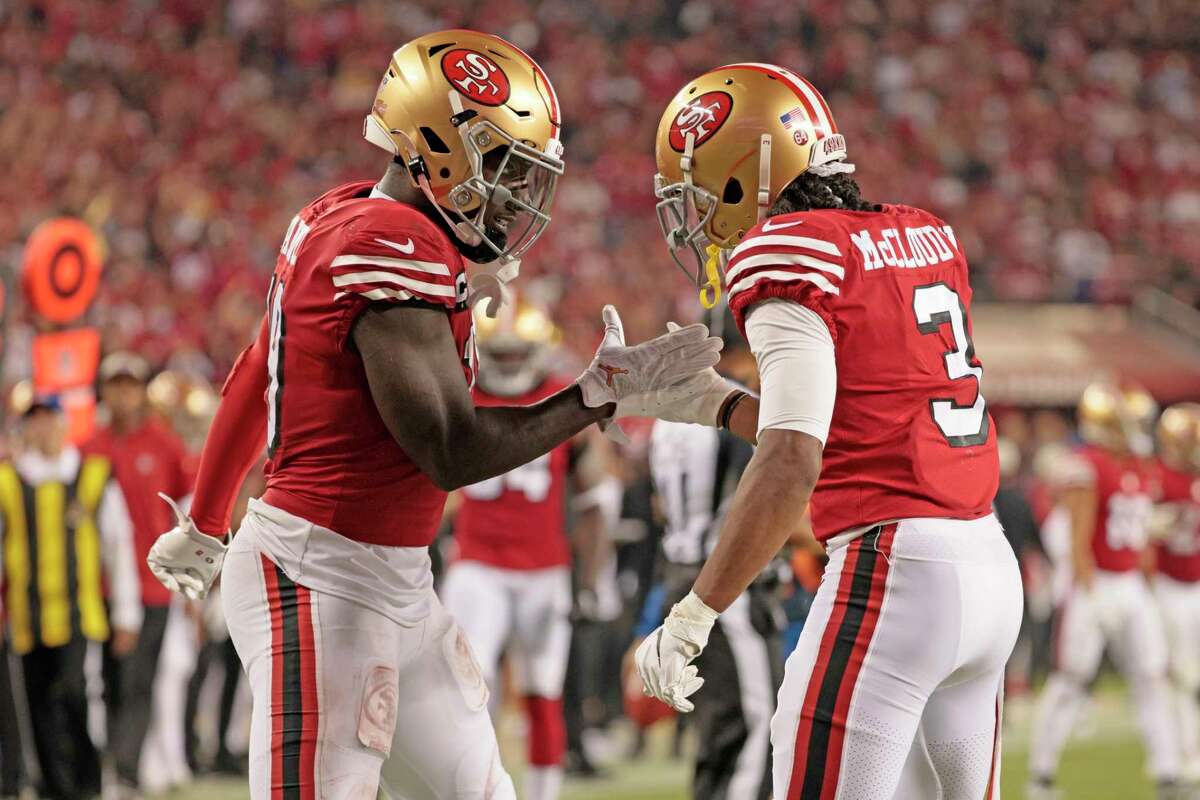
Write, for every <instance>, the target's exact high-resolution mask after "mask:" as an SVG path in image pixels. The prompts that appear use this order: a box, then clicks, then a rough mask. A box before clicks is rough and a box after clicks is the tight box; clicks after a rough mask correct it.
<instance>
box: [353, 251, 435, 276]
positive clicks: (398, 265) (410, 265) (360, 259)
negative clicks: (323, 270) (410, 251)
mask: <svg viewBox="0 0 1200 800" xmlns="http://www.w3.org/2000/svg"><path fill="white" fill-rule="evenodd" d="M329 266H330V267H357V266H364V267H365V266H372V267H388V268H390V269H407V270H410V271H412V272H425V273H428V274H430V275H449V274H450V268H449V267H447V266H446V265H445V264H441V263H438V262H437V261H414V260H413V259H409V258H391V257H389V256H356V255H345V256H337V257H336V258H334V259H333V261H331V262H330V263H329Z"/></svg>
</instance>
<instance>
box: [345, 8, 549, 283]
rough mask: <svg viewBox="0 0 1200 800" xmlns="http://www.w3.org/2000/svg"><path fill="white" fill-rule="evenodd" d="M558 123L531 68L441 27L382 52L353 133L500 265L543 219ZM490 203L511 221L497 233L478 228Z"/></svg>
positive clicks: (516, 53)
mask: <svg viewBox="0 0 1200 800" xmlns="http://www.w3.org/2000/svg"><path fill="white" fill-rule="evenodd" d="M561 126H562V121H561V118H560V116H559V108H558V97H557V96H556V95H555V94H554V87H553V86H551V85H550V81H549V79H548V78H547V77H546V73H545V72H543V71H542V68H541V67H539V66H538V65H537V62H535V61H534V60H533V59H532V58H530V57H529V56H528V55H526V54H525V52H524V51H522V50H521V49H520V48H518V47H516V46H514V45H512V44H510V43H509V42H506V41H505V40H503V39H501V38H500V37H498V36H492V35H489V34H486V33H478V32H476V31H469V30H450V31H440V32H438V33H430V34H427V35H425V36H421V37H419V38H417V39H414V40H412V41H411V42H409V43H408V44H406V45H404V46H403V47H401V48H400V49H399V50H397V51H396V52H395V53H393V54H392V61H391V64H389V65H388V69H387V72H385V73H384V76H383V80H381V81H380V83H379V89H378V90H377V91H376V93H375V102H374V104H373V105H372V106H371V113H370V114H368V115H367V118H366V120H365V121H364V122H363V136H364V137H366V139H367V141H369V142H371V143H372V144H374V145H377V146H378V147H381V148H383V149H384V150H387V151H388V152H389V153H391V154H392V155H393V156H395V157H396V158H397V159H402V160H403V162H404V164H405V165H406V166H407V167H408V172H409V176H410V178H411V179H412V181H413V184H414V185H415V186H416V187H417V188H419V189H420V190H421V192H423V193H424V194H425V196H426V197H427V198H428V200H429V202H430V203H431V204H433V206H434V208H436V209H437V210H438V213H440V214H441V215H442V217H443V219H445V220H446V223H447V224H448V225H449V226H450V227H451V229H453V230H454V231H455V232H456V235H457V236H458V238H459V239H461V240H462V241H463V242H465V243H467V244H471V245H479V244H483V245H485V246H486V247H487V248H488V249H489V250H491V251H492V252H493V253H495V255H496V257H497V258H499V259H500V260H501V261H502V262H503V263H510V262H515V261H516V260H517V259H519V258H520V257H521V254H522V253H524V252H525V251H526V250H528V249H529V247H530V246H531V245H532V244H533V243H534V241H536V240H537V238H538V236H540V235H541V233H542V231H543V230H545V228H546V225H547V224H548V223H549V222H550V204H551V202H552V201H553V199H554V188H555V185H556V183H557V181H558V177H559V176H560V175H561V174H562V171H563V162H562V151H563V148H562V143H561V142H560V141H559V135H560V129H561ZM492 200H496V201H499V202H500V203H502V204H503V205H504V207H505V209H506V211H507V212H508V213H509V214H510V215H511V217H512V219H511V220H510V221H507V223H506V225H505V228H504V230H503V231H502V232H500V233H501V234H502V235H497V231H496V230H495V228H494V227H485V225H484V213H485V211H486V209H487V206H488V203H489V202H490V201H492ZM450 214H453V215H454V216H455V217H456V219H451V217H450ZM513 273H514V275H510V276H506V277H505V280H511V278H512V277H514V276H515V270H514V271H513Z"/></svg>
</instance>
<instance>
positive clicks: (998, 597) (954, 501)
mask: <svg viewBox="0 0 1200 800" xmlns="http://www.w3.org/2000/svg"><path fill="white" fill-rule="evenodd" d="M846 154H847V151H846V141H845V138H844V137H843V136H842V135H841V134H839V133H838V130H837V126H836V124H835V123H834V120H833V117H832V115H831V113H830V111H829V108H828V106H827V105H826V103H825V101H824V99H823V98H822V97H821V96H820V94H819V93H818V92H817V90H816V89H815V88H814V87H813V86H812V85H811V84H810V83H808V82H807V81H806V80H804V79H803V78H802V77H800V76H798V75H796V74H795V73H792V72H790V71H788V70H786V69H783V68H780V67H776V66H772V65H768V64H734V65H730V66H726V67H720V68H718V69H715V70H713V71H711V72H709V73H707V74H705V75H703V76H701V77H699V78H697V79H696V80H694V81H691V82H690V83H688V84H687V85H686V86H684V87H683V89H682V90H681V91H680V93H679V94H678V95H676V97H675V99H674V100H673V101H672V102H671V104H670V105H669V106H668V108H667V110H666V113H665V114H664V115H663V118H662V121H661V123H660V125H659V134H658V143H657V160H658V169H659V175H658V178H657V179H656V190H657V191H656V193H657V195H658V197H659V201H660V202H659V206H658V208H659V216H660V220H661V221H662V223H663V229H664V233H665V234H666V237H667V240H668V244H669V245H670V247H671V249H672V252H673V253H674V254H675V255H676V257H677V260H678V261H679V262H680V264H681V266H683V267H684V269H685V271H687V272H688V273H689V275H691V276H692V278H693V279H694V280H695V281H696V284H697V286H700V287H702V292H703V295H702V296H704V297H705V298H706V299H708V300H709V301H711V300H712V295H713V294H716V293H717V292H718V291H719V289H720V279H719V275H718V269H719V267H720V265H721V264H723V265H724V284H725V286H726V291H727V292H728V296H729V305H730V308H731V309H732V310H733V313H734V316H735V317H736V319H737V321H738V324H739V326H740V327H741V328H742V329H743V331H744V333H745V335H746V338H747V340H748V341H749V343H750V347H751V349H752V351H753V352H754V354H755V356H756V358H757V359H758V369H759V375H760V377H761V381H762V400H761V403H760V402H759V400H758V399H755V398H753V397H751V396H747V395H746V394H745V393H742V392H732V393H731V392H730V387H729V386H728V385H726V384H724V382H723V381H721V380H720V379H719V378H718V377H717V376H716V374H715V373H714V372H712V371H709V372H707V373H705V374H703V375H702V376H699V377H697V378H696V379H695V382H696V383H697V384H699V383H701V382H703V383H704V384H705V386H706V390H705V391H704V392H703V393H702V394H701V395H700V396H699V397H700V398H702V399H693V400H690V401H688V403H687V404H686V407H685V406H683V405H681V406H678V407H676V408H674V409H672V411H673V412H676V413H675V414H674V415H677V416H679V417H685V418H689V417H690V419H691V420H692V421H697V422H703V423H705V424H708V425H720V426H721V427H726V428H729V429H731V430H732V431H734V432H735V433H737V434H739V435H740V436H742V437H743V438H745V439H747V440H749V441H755V440H757V443H758V447H757V450H756V452H755V454H754V458H753V459H752V460H751V462H750V465H749V467H747V469H746V472H745V474H744V475H743V476H742V481H741V483H740V485H739V486H738V490H737V494H736V495H735V497H734V499H733V502H732V505H731V507H730V510H729V513H728V516H727V517H726V519H725V524H724V525H723V527H722V529H721V534H720V537H719V539H718V541H717V546H716V549H715V550H714V551H713V553H712V555H711V556H710V557H709V558H708V560H707V562H706V563H705V565H704V568H703V569H702V570H701V572H700V575H699V577H698V578H697V580H696V583H695V585H694V587H693V591H692V592H691V593H690V594H689V595H688V596H687V597H686V598H684V599H683V600H682V601H680V602H679V603H677V604H676V605H675V607H674V608H673V609H672V611H671V614H670V615H669V616H668V618H667V620H666V622H665V623H664V624H663V626H662V627H661V628H660V629H659V630H658V631H656V632H655V633H654V634H653V635H651V636H650V637H649V638H648V639H647V640H646V641H645V642H644V643H643V644H642V646H641V648H640V649H639V651H638V654H637V660H638V666H639V670H640V671H641V674H642V677H643V680H644V681H645V683H646V686H647V687H648V690H649V691H650V692H652V693H653V694H654V695H656V696H658V697H660V698H662V699H664V700H666V701H667V702H669V703H671V704H673V705H674V706H675V707H676V708H677V709H678V710H680V711H687V710H690V709H691V707H692V703H691V701H690V700H689V699H688V696H689V695H690V694H692V693H693V692H694V691H695V690H696V689H697V688H698V687H699V686H700V685H701V683H702V681H703V680H704V678H702V677H699V676H698V675H697V670H696V667H695V666H694V665H690V662H691V661H692V660H693V659H694V658H695V657H696V656H697V655H698V654H699V653H700V652H701V651H702V650H703V649H704V647H705V644H706V643H707V641H708V637H709V633H710V631H711V629H712V627H713V623H714V622H715V620H716V618H717V616H718V614H719V613H721V612H723V611H725V610H726V609H727V608H729V606H730V604H731V603H732V602H733V601H734V599H735V598H737V597H738V596H739V595H740V594H741V593H742V592H743V591H744V590H745V589H746V587H747V585H749V583H750V582H751V580H752V579H753V578H754V576H755V575H757V574H758V573H759V571H760V570H762V568H763V567H764V566H765V565H766V563H767V562H768V561H769V560H770V559H771V558H772V557H773V556H774V555H775V553H776V552H777V551H778V550H779V548H780V545H781V544H783V542H784V540H785V539H786V538H787V536H788V534H789V533H790V532H791V530H792V528H793V527H794V521H795V519H796V518H797V517H798V516H799V514H800V513H801V510H802V509H803V508H804V506H805V504H806V503H807V502H808V501H809V499H810V497H811V501H812V502H811V511H812V519H813V527H814V531H815V533H816V536H817V538H818V539H820V540H821V541H823V542H824V543H825V544H826V546H827V548H828V550H829V563H828V565H827V567H826V570H825V577H824V580H823V582H822V583H821V586H820V589H819V590H818V592H817V596H816V598H815V600H814V602H813V606H812V609H811V612H810V614H809V617H808V620H807V622H806V624H805V627H804V631H803V633H802V634H801V636H800V641H799V644H798V645H797V647H796V650H795V651H794V652H793V653H792V655H791V656H790V657H789V658H788V661H787V665H786V668H785V674H784V679H783V686H782V687H781V689H780V692H779V703H778V710H777V711H776V713H775V717H774V719H773V721H772V725H771V741H772V745H773V755H774V758H773V762H774V763H773V775H774V796H775V798H777V800H814V799H815V798H826V799H827V798H843V799H848V798H903V799H904V800H909V799H910V798H911V799H913V800H928V798H932V797H942V798H946V800H968V799H969V800H978V798H983V797H989V796H995V794H996V793H997V792H998V785H999V772H1000V770H999V752H1000V747H999V731H1000V709H1001V694H1002V685H1003V674H1004V664H1005V661H1006V660H1007V658H1008V656H1009V654H1010V652H1011V651H1012V647H1013V642H1014V641H1015V638H1016V635H1017V629H1018V627H1019V626H1020V621H1021V603H1022V597H1021V578H1020V574H1019V570H1018V567H1017V563H1016V558H1015V556H1014V555H1013V552H1012V548H1011V547H1009V545H1008V542H1007V541H1006V540H1005V538H1004V534H1003V531H1002V530H1001V528H1000V524H999V522H997V520H996V518H995V516H994V515H993V514H992V510H991V503H992V498H993V497H994V496H995V493H996V487H997V482H998V464H997V457H996V436H995V431H994V426H993V424H992V420H991V417H990V415H989V414H988V410H987V405H986V402H985V400H984V393H983V392H982V391H981V386H980V383H981V380H982V376H983V368H982V365H981V364H980V362H979V360H978V359H977V358H976V357H975V350H974V346H973V345H972V342H971V326H970V321H969V317H968V314H969V310H970V303H971V287H970V283H969V281H968V268H967V261H966V258H965V256H964V255H963V253H962V251H961V250H960V248H959V244H958V242H957V240H956V239H955V237H954V232H953V230H952V229H951V228H950V226H949V225H947V224H946V223H945V222H943V221H942V220H940V219H938V218H937V217H935V216H933V215H932V214H930V213H928V212H926V211H923V210H921V209H918V208H912V207H910V206H903V205H881V204H876V203H870V202H867V201H865V200H863V199H862V197H861V195H860V192H859V187H858V185H857V184H856V183H855V182H854V180H853V179H852V178H851V177H850V173H852V171H853V169H854V167H853V166H852V165H851V164H849V163H847V162H846V160H845V159H846ZM713 246H715V247H713ZM706 252H713V253H719V254H720V258H719V259H718V258H715V257H709V258H708V259H706V257H705V254H706ZM706 276H707V277H706ZM670 413H671V412H670V411H668V412H664V415H665V414H670Z"/></svg>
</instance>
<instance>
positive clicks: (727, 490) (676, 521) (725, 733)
mask: <svg viewBox="0 0 1200 800" xmlns="http://www.w3.org/2000/svg"><path fill="white" fill-rule="evenodd" d="M722 310H723V309H722ZM715 316H716V320H715V322H716V324H712V325H710V326H709V328H710V330H714V331H718V330H719V331H720V333H721V336H722V339H724V341H725V347H724V348H723V350H722V357H721V373H722V374H723V375H726V376H728V377H729V378H730V379H732V380H734V381H737V382H738V383H740V384H742V385H743V386H746V387H747V388H748V389H750V390H752V391H757V389H758V376H757V374H756V373H755V368H754V356H753V355H752V354H751V353H750V350H749V349H748V348H747V347H746V343H745V340H743V339H742V337H741V334H739V333H738V332H737V328H736V326H735V324H734V322H733V317H732V316H730V315H729V314H727V313H725V314H719V315H715ZM753 454H754V448H753V447H751V446H750V445H749V444H748V443H747V442H745V441H743V440H742V439H740V438H738V437H737V436H735V435H734V434H732V433H730V432H729V431H727V430H719V429H716V428H711V427H706V426H702V425H688V424H685V423H682V422H665V421H663V420H659V421H657V422H655V423H654V429H653V431H652V432H651V434H650V476H651V478H652V479H653V481H654V492H655V497H656V500H657V505H658V507H659V509H660V510H661V512H662V515H663V516H664V517H665V527H666V532H665V534H664V536H663V541H662V551H663V556H664V557H665V561H666V563H665V565H664V566H665V568H664V570H663V578H662V580H663V585H664V589H665V591H664V592H663V593H662V596H660V597H658V602H657V606H658V607H657V608H656V609H655V610H654V612H653V613H654V619H655V620H656V622H655V623H654V626H655V627H657V625H658V623H660V622H661V621H662V620H663V618H664V617H665V616H666V614H667V612H668V611H669V609H670V607H671V606H672V605H674V603H675V602H677V601H678V600H681V599H682V598H683V597H684V596H685V595H687V593H688V591H689V590H690V589H691V587H692V583H693V582H695V580H696V576H697V575H698V574H699V572H700V567H701V566H702V565H703V564H704V559H705V558H706V557H707V556H708V554H709V553H711V552H712V549H713V547H714V546H715V544H716V541H717V535H718V534H719V532H720V525H721V521H722V519H723V517H724V515H725V513H726V511H727V510H728V508H729V501H730V499H731V498H732V497H733V493H734V490H735V489H736V488H737V485H738V481H739V480H740V479H741V477H742V473H743V472H744V471H745V469H746V465H747V464H748V463H749V462H750V458H751V456H753ZM797 522H799V520H797ZM778 589H779V570H778V569H776V570H772V569H771V568H770V567H768V568H767V569H765V570H764V571H763V573H762V574H761V575H760V576H759V577H758V578H757V579H756V580H755V581H754V583H753V584H751V586H750V588H748V589H747V590H746V591H745V592H743V593H742V594H741V595H740V596H739V597H738V598H737V600H735V601H734V602H733V604H732V605H731V606H730V607H729V609H728V610H727V612H726V613H725V614H723V615H722V616H721V617H720V619H719V620H718V621H717V624H716V625H715V626H714V627H713V632H712V637H711V638H710V639H709V642H708V647H707V648H705V650H704V652H703V653H702V654H701V655H700V657H699V658H698V659H697V661H696V666H697V667H698V668H699V669H701V670H703V671H704V674H705V676H706V678H707V679H708V683H707V685H706V686H705V687H704V688H702V689H700V691H699V692H697V694H696V695H695V696H694V698H693V700H694V702H695V705H696V710H695V719H693V720H690V721H689V723H690V726H691V727H694V729H695V732H696V741H697V749H696V761H695V766H694V767H693V770H692V787H691V796H692V797H693V798H694V799H695V800H768V798H770V796H771V715H772V714H774V713H775V694H776V692H777V691H778V690H779V683H780V681H781V680H782V679H783V670H782V665H783V655H782V642H781V638H782V637H781V626H780V624H779V623H780V620H781V619H782V618H783V609H782V607H781V605H780V602H779V599H778V597H777V594H778ZM647 602H649V599H648V600H647Z"/></svg>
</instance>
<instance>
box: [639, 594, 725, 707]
mask: <svg viewBox="0 0 1200 800" xmlns="http://www.w3.org/2000/svg"><path fill="white" fill-rule="evenodd" d="M716 619H717V612H716V611H713V610H712V609H711V608H709V607H708V606H707V605H705V603H704V601H702V600H701V599H700V598H699V597H697V596H696V593H695V592H689V593H688V596H687V597H685V598H683V600H680V601H679V602H678V603H676V604H675V605H674V606H673V607H672V608H671V613H670V614H668V615H667V619H666V620H665V621H664V622H663V624H662V625H661V626H660V627H659V628H658V629H657V630H655V631H654V632H653V633H651V634H650V635H649V636H647V637H646V639H645V640H644V641H643V642H642V643H641V644H640V645H639V646H638V649H637V652H636V653H634V657H633V658H634V662H635V663H636V665H637V670H638V675H640V676H641V678H642V684H643V685H644V687H645V690H646V694H648V695H650V696H651V697H657V698H658V699H659V700H662V701H663V702H664V703H666V704H667V705H669V706H671V708H674V709H675V710H676V711H680V712H684V713H687V712H688V711H691V710H692V709H694V708H695V705H694V704H693V703H692V701H691V700H689V699H688V698H689V697H691V696H692V695H693V694H695V693H696V692H697V691H698V690H699V689H700V687H701V686H703V685H704V679H703V678H701V677H700V676H699V670H698V669H697V668H696V667H695V666H693V665H692V663H691V662H692V661H694V660H695V658H696V657H697V656H699V655H700V653H701V652H702V651H703V650H704V647H705V645H707V644H708V634H709V632H710V631H711V630H712V626H713V623H714V622H715V621H716Z"/></svg>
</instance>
